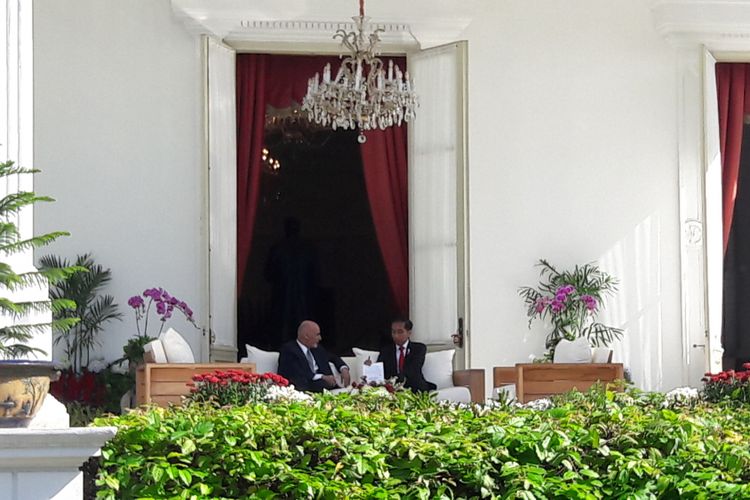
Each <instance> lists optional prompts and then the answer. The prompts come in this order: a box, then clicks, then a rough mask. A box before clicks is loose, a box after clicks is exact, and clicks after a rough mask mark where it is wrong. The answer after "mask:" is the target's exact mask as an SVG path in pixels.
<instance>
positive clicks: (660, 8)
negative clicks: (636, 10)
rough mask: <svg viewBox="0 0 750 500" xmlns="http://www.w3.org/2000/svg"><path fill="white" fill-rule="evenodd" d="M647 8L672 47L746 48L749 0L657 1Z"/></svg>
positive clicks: (748, 46) (749, 39)
mask: <svg viewBox="0 0 750 500" xmlns="http://www.w3.org/2000/svg"><path fill="white" fill-rule="evenodd" d="M651 10H652V14H653V17H654V23H655V26H656V31H657V32H658V33H659V34H660V35H662V36H663V37H664V38H665V39H666V40H667V41H669V42H670V43H671V44H673V45H675V46H694V45H705V46H706V47H707V48H708V49H709V50H711V51H738V50H748V49H750V2H747V1H746V0H658V1H656V2H655V3H654V5H653V6H652V8H651Z"/></svg>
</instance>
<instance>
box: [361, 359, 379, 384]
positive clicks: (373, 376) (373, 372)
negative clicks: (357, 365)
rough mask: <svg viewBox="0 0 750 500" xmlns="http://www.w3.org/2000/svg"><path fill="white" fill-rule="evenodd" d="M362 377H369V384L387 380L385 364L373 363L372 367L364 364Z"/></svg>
mask: <svg viewBox="0 0 750 500" xmlns="http://www.w3.org/2000/svg"><path fill="white" fill-rule="evenodd" d="M362 375H363V376H364V377H367V381H368V382H382V381H384V380H385V375H384V372H383V363H382V362H380V363H372V364H371V365H370V366H367V365H366V364H364V363H363V364H362Z"/></svg>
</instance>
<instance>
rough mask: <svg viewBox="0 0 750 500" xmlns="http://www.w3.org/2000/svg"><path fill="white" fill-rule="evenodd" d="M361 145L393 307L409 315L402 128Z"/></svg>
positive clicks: (375, 133) (373, 135) (380, 132)
mask: <svg viewBox="0 0 750 500" xmlns="http://www.w3.org/2000/svg"><path fill="white" fill-rule="evenodd" d="M365 135H366V136H367V141H366V142H365V143H364V144H362V147H361V149H360V151H361V153H362V168H363V169H364V174H365V185H366V186H367V198H368V199H369V200H370V210H371V212H372V221H373V223H374V225H375V233H376V234H377V237H378V244H379V245H380V253H381V255H382V256H383V262H384V263H385V270H386V272H387V274H388V282H389V284H390V285H391V291H392V292H393V298H394V301H395V303H396V307H397V308H398V310H399V311H400V313H401V314H404V315H408V314H409V240H408V236H409V233H408V231H409V228H408V222H409V205H408V184H407V179H408V177H407V160H406V147H407V142H406V126H401V127H390V128H387V129H385V130H373V131H369V132H367V133H366V134H365Z"/></svg>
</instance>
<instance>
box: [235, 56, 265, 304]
mask: <svg viewBox="0 0 750 500" xmlns="http://www.w3.org/2000/svg"><path fill="white" fill-rule="evenodd" d="M267 66H268V56H266V55H264V54H240V55H238V56H237V71H236V78H237V291H238V293H239V294H241V293H242V286H243V283H244V281H245V270H246V267H247V259H248V257H249V256H250V248H251V245H252V239H253V227H254V226H255V214H256V212H257V210H258V197H259V193H260V173H261V150H262V149H263V129H264V126H265V118H266V74H267Z"/></svg>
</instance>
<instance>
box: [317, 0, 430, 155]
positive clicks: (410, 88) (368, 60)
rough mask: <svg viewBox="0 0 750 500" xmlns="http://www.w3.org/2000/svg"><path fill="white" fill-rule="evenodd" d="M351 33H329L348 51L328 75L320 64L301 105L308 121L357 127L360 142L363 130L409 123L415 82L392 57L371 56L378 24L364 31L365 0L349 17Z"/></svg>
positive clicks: (414, 103) (377, 39)
mask: <svg viewBox="0 0 750 500" xmlns="http://www.w3.org/2000/svg"><path fill="white" fill-rule="evenodd" d="M352 19H353V20H354V24H355V26H356V32H354V31H350V32H347V31H345V30H343V29H339V30H338V31H336V34H335V35H333V38H334V39H336V38H339V39H341V45H342V46H343V47H346V48H347V49H348V50H349V52H350V54H349V55H348V56H346V57H344V56H343V54H342V57H343V60H342V61H341V67H340V68H339V70H338V72H337V73H336V76H335V77H334V78H331V65H330V64H326V65H325V67H324V68H323V76H322V77H321V76H320V74H319V73H316V74H315V76H314V77H312V78H310V80H309V81H308V84H307V94H306V95H305V97H304V99H303V100H302V109H303V110H304V111H307V113H308V114H309V117H310V120H311V121H314V122H315V123H318V124H320V125H323V126H325V127H329V126H330V127H332V128H333V130H336V129H337V128H343V129H354V128H357V129H359V131H360V134H359V137H358V141H359V142H360V143H363V142H365V140H366V138H365V135H364V131H365V130H373V129H380V130H383V129H385V128H387V127H391V126H393V125H401V123H402V122H405V121H406V122H409V121H411V120H413V119H414V118H415V116H416V113H415V110H416V108H417V107H418V105H419V102H418V100H417V94H416V93H415V92H414V82H413V81H412V79H411V77H410V76H409V72H408V71H406V72H402V71H401V69H400V68H399V67H398V65H396V64H393V61H388V67H387V69H386V67H385V66H384V65H383V61H382V60H381V59H380V58H378V57H376V55H377V54H378V53H379V52H378V43H380V36H379V35H378V34H379V33H380V32H382V31H383V30H382V29H375V30H373V31H372V32H371V33H370V34H369V35H368V34H366V31H367V28H368V24H369V20H370V18H369V17H367V16H365V6H364V0H360V1H359V16H354V17H352Z"/></svg>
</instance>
